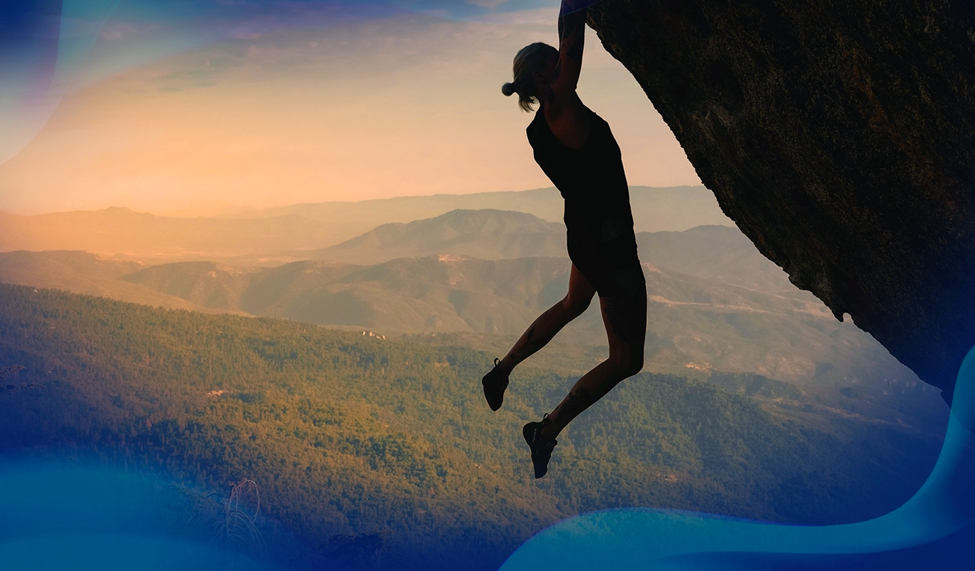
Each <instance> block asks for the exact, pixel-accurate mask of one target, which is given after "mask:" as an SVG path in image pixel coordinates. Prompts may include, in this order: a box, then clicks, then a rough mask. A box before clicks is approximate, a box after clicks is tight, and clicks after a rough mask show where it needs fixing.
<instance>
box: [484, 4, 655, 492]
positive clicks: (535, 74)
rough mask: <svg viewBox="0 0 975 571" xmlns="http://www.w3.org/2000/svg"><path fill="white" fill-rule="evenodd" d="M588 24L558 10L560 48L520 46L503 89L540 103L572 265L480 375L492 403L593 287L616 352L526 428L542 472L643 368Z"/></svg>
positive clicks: (615, 161) (625, 233)
mask: <svg viewBox="0 0 975 571" xmlns="http://www.w3.org/2000/svg"><path fill="white" fill-rule="evenodd" d="M564 8H565V7H564V5H563V12H564V11H565V10H564ZM585 21H586V11H585V10H582V11H578V12H575V13H572V14H567V15H565V16H560V18H559V37H560V38H561V41H560V45H559V49H558V50H556V49H555V48H553V47H552V46H549V45H547V44H544V43H535V44H531V45H529V46H526V47H525V48H523V49H522V50H521V51H519V52H518V54H517V55H516V56H515V60H514V82H513V83H506V84H505V85H504V87H503V88H502V92H503V93H504V94H505V95H508V96H510V95H512V94H514V93H517V94H518V104H519V105H520V106H521V108H522V109H523V110H525V111H531V110H532V106H533V105H534V104H535V103H538V105H539V109H538V111H536V112H535V118H534V120H533V121H532V122H531V124H530V125H529V126H528V129H527V131H528V141H529V142H530V143H531V146H532V149H533V150H534V154H535V162H537V163H538V165H539V166H540V167H542V170H543V171H544V172H545V174H546V175H548V177H549V178H550V179H551V180H552V182H553V183H554V184H555V186H556V187H557V188H558V189H559V192H561V194H562V197H563V198H564V199H565V217H564V219H565V226H566V229H567V244H568V250H569V258H570V259H571V260H572V270H571V273H570V274H569V292H568V294H566V296H565V298H564V299H562V301H560V302H558V303H556V304H555V305H554V306H552V307H551V308H550V309H548V310H547V311H546V312H545V313H543V314H542V315H541V316H540V317H538V319H536V320H535V322H534V323H532V325H531V326H530V327H529V328H528V330H527V331H525V333H524V334H523V335H522V336H521V338H520V339H518V341H517V342H516V343H515V345H514V347H512V348H511V351H509V352H508V354H507V355H505V357H504V359H501V360H500V361H499V360H497V359H495V367H494V369H493V370H492V371H491V372H489V373H488V374H487V375H485V377H484V379H483V380H482V383H483V385H484V396H485V397H486V398H487V401H488V404H489V405H490V407H491V409H492V410H498V409H499V408H500V407H501V403H502V399H503V397H504V390H505V388H506V387H507V386H508V375H509V373H510V372H511V370H512V369H514V367H515V366H516V365H517V364H518V363H520V362H522V361H524V360H525V359H526V358H528V357H529V356H530V355H532V354H533V353H535V352H536V351H538V350H539V349H541V348H542V347H544V346H545V344H546V343H548V342H549V341H550V340H551V339H552V338H553V337H554V336H555V334H556V333H558V332H559V331H560V330H561V329H562V327H564V326H565V325H566V324H567V323H568V322H570V321H572V320H573V319H575V318H576V317H578V316H579V315H581V314H582V312H583V311H585V310H586V308H587V307H589V303H590V302H591V301H592V298H593V295H594V294H596V293H598V294H599V306H600V309H601V311H602V316H603V323H604V324H605V326H606V335H607V336H608V338H609V358H608V359H607V360H605V361H603V362H602V363H600V364H599V365H597V366H596V368H595V369H593V370H591V371H589V372H588V373H586V374H585V375H583V377H582V378H581V379H579V381H578V382H576V384H575V385H574V386H573V387H572V390H571V391H569V394H568V395H566V397H565V398H564V399H563V400H562V402H561V403H559V405H558V406H557V407H555V410H553V411H552V412H551V413H549V414H546V415H545V416H544V417H543V419H542V420H541V421H540V422H529V423H528V424H526V425H525V428H524V430H523V433H524V436H525V440H526V441H527V442H528V445H529V447H530V448H531V457H532V464H533V465H534V468H535V477H536V478H541V477H542V476H544V475H545V472H546V471H547V470H548V461H549V459H550V458H551V456H552V450H553V449H554V448H555V445H556V437H557V436H558V435H559V433H560V432H561V431H562V429H563V428H565V426H566V425H567V424H569V422H570V421H572V419H573V418H575V417H576V416H578V415H579V413H581V412H582V411H583V410H585V409H586V408H588V407H589V406H590V405H591V404H593V403H594V402H596V401H597V400H599V399H600V398H602V397H603V395H605V394H606V393H608V392H609V391H610V390H611V389H612V388H613V387H615V386H616V385H617V384H618V383H619V382H620V381H622V380H623V379H625V378H627V377H630V376H632V375H635V374H636V373H638V372H639V371H640V369H642V368H643V342H644V338H645V336H646V326H647V291H646V282H645V281H644V277H643V270H642V269H641V267H640V260H639V258H638V257H637V251H636V238H635V236H634V234H633V215H632V214H631V212H630V198H629V190H628V188H627V185H626V176H625V175H624V173H623V162H622V159H621V157H620V148H619V145H617V144H616V140H615V139H614V138H613V134H612V132H610V129H609V125H608V124H607V123H606V121H603V120H602V119H601V118H600V117H599V116H598V115H596V114H595V113H593V112H592V110H590V109H589V108H588V107H586V106H585V105H583V103H582V101H581V100H580V99H579V96H578V95H577V94H576V84H577V83H578V80H579V72H580V71H581V69H582V52H583V39H584V36H585Z"/></svg>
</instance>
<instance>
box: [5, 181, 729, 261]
mask: <svg viewBox="0 0 975 571" xmlns="http://www.w3.org/2000/svg"><path fill="white" fill-rule="evenodd" d="M630 199H631V200H630V201H631V205H632V208H633V214H634V219H635V220H636V229H637V231H665V230H668V231H679V230H686V229H688V228H692V227H694V226H699V225H702V224H721V225H727V226H730V225H731V221H730V220H729V219H728V218H727V217H725V216H724V214H723V213H722V212H721V210H720V208H719V207H718V204H717V201H716V200H715V198H714V195H713V194H711V192H710V191H708V190H707V189H705V188H704V187H672V188H648V187H633V188H632V189H631V191H630ZM458 209H466V210H475V209H500V210H508V211H518V212H522V213H526V214H531V215H533V216H535V217H538V218H541V219H542V220H545V221H548V222H556V223H560V221H561V219H562V198H561V197H560V196H559V193H558V191H556V190H555V189H554V188H549V189H537V190H530V191H521V192H497V193H481V194H470V195H434V196H420V197H401V198H391V199H382V200H367V201H362V202H324V203H318V204H299V205H292V206H286V207H279V208H269V209H264V210H252V211H244V212H236V213H232V214H231V215H228V216H225V217H196V218H185V217H173V216H160V215H154V214H147V213H140V212H134V211H132V210H129V209H127V208H118V207H116V208H108V209H105V210H98V211H77V212H58V213H50V214H40V215H34V216H20V215H14V214H8V213H2V212H0V251H12V250H34V251H37V250H84V251H88V252H94V253H98V254H101V255H103V256H114V257H121V258H125V259H142V260H152V261H155V262H159V261H188V260H233V259H235V258H236V260H235V263H246V264H251V265H253V264H263V265H275V264H280V263H282V262H288V261H296V260H301V259H307V258H308V257H309V255H308V253H307V251H310V250H320V249H323V248H328V247H330V246H334V245H336V244H339V243H341V242H344V241H347V240H350V239H353V238H355V237H356V236H359V235H361V234H363V233H365V232H368V231H369V230H372V229H374V228H376V227H377V226H380V225H383V224H389V223H409V222H412V221H414V220H417V219H421V218H430V217H435V216H439V215H441V214H444V213H447V212H450V211H452V210H458Z"/></svg>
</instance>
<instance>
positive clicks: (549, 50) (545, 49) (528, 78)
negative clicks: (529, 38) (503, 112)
mask: <svg viewBox="0 0 975 571" xmlns="http://www.w3.org/2000/svg"><path fill="white" fill-rule="evenodd" d="M558 59H559V50H557V49H555V48H553V47H552V46H550V45H548V44H546V43H543V42H535V43H534V44H530V45H527V46H525V47H523V48H521V50H519V51H518V53H517V54H516V55H515V62H514V65H513V66H512V67H513V71H514V76H515V80H514V81H513V82H511V83H505V84H504V85H503V86H501V93H503V94H505V95H506V96H511V95H514V94H515V93H517V94H518V105H520V106H521V108H522V109H523V110H525V111H531V110H532V105H534V104H535V103H536V102H537V101H538V86H537V81H536V79H535V78H536V72H542V73H544V72H546V71H551V70H552V69H553V68H554V67H555V63H556V62H558Z"/></svg>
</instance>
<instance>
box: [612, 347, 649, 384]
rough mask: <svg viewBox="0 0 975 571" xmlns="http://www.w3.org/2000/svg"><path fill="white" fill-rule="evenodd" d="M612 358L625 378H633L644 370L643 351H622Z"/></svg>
mask: <svg viewBox="0 0 975 571" xmlns="http://www.w3.org/2000/svg"><path fill="white" fill-rule="evenodd" d="M610 358H611V359H612V360H613V364H614V365H615V367H616V370H617V371H619V373H620V374H621V375H622V376H623V378H626V377H632V376H633V375H635V374H637V373H639V372H640V371H642V370H643V351H636V350H635V351H621V352H619V353H617V354H616V355H612V356H611V357H610Z"/></svg>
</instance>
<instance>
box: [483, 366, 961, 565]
mask: <svg viewBox="0 0 975 571" xmlns="http://www.w3.org/2000/svg"><path fill="white" fill-rule="evenodd" d="M973 419H975V347H973V348H972V349H971V350H970V351H969V352H968V355H967V356H966V357H965V359H964V361H963V362H962V365H961V368H960V369H959V372H958V380H957V384H956V387H955V396H954V406H953V409H952V412H951V415H950V418H949V420H948V429H947V432H946V433H945V440H944V445H943V447H942V449H941V454H940V456H939V457H938V461H937V463H936V464H935V466H934V469H933V470H932V471H931V475H930V476H929V477H928V479H927V481H926V482H925V483H924V485H923V486H922V487H921V488H920V489H919V490H918V491H917V493H916V494H914V496H913V497H911V499H909V500H908V501H907V502H906V503H904V505H902V506H901V507H899V508H897V509H896V510H894V511H892V512H890V513H888V514H885V515H883V516H881V517H878V518H875V519H871V520H868V521H862V522H858V523H852V524H843V525H827V526H798V525H783V524H776V523H769V522H757V521H749V520H742V519H735V518H726V517H720V516H715V515H711V514H702V513H692V512H683V511H670V510H658V509H641V508H629V509H618V510H607V511H601V512H595V513H590V514H585V515H582V516H578V517H575V518H571V519H568V520H565V521H562V522H560V523H558V524H556V525H554V526H552V527H550V528H548V529H546V530H545V531H543V532H541V533H539V534H538V535H536V536H535V537H533V538H532V539H530V540H529V541H528V542H526V543H525V544H524V545H522V546H521V547H520V548H519V549H518V550H517V551H515V553H513V554H512V555H511V557H510V558H509V559H508V561H507V562H505V564H504V565H503V566H502V567H501V569H502V571H517V570H521V569H549V568H550V569H559V570H572V569H579V570H583V569H585V570H591V569H605V568H609V569H614V570H620V569H641V570H642V569H667V570H689V569H822V568H830V569H937V568H942V569H944V568H952V569H972V568H975V556H973V554H972V552H971V546H972V545H975V525H973V522H975V492H973V490H972V482H973V481H975V478H973V476H975V467H973V461H972V460H973V455H972V454H971V451H972V449H971V444H972V433H971V432H970V431H969V430H968V429H966V428H965V427H966V426H969V427H970V426H975V423H973V422H972V420H973ZM813 501H815V498H810V502H813Z"/></svg>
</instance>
